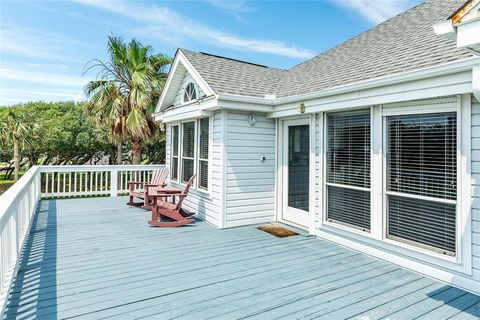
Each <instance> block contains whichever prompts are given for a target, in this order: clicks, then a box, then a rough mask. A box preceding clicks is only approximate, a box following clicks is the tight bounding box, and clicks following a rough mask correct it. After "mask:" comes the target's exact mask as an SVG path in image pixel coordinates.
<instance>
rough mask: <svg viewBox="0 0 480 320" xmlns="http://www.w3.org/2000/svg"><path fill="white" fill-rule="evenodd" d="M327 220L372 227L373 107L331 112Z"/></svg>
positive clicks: (363, 228)
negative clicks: (371, 118) (371, 108)
mask: <svg viewBox="0 0 480 320" xmlns="http://www.w3.org/2000/svg"><path fill="white" fill-rule="evenodd" d="M326 165H327V168H326V171H327V178H326V186H327V221H331V222H334V223H339V224H344V225H347V226H350V227H354V228H357V229H360V230H363V231H369V230H370V110H369V109H367V110H355V111H347V112H336V113H331V114H328V115H327V163H326Z"/></svg>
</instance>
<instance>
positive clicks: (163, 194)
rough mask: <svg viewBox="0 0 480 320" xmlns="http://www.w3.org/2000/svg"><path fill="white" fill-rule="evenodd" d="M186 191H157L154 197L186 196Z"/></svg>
mask: <svg viewBox="0 0 480 320" xmlns="http://www.w3.org/2000/svg"><path fill="white" fill-rule="evenodd" d="M186 196H187V195H186V194H185V193H157V194H152V197H154V198H165V197H186Z"/></svg>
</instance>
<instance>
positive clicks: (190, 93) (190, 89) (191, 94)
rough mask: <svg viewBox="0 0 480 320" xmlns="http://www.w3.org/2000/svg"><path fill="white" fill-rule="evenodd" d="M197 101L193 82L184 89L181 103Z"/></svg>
mask: <svg viewBox="0 0 480 320" xmlns="http://www.w3.org/2000/svg"><path fill="white" fill-rule="evenodd" d="M195 99H197V88H196V86H195V84H194V83H193V82H190V83H189V84H187V86H186V87H185V91H184V92H183V103H186V102H189V101H192V100H195Z"/></svg>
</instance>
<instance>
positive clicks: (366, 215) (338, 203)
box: [327, 186, 370, 230]
mask: <svg viewBox="0 0 480 320" xmlns="http://www.w3.org/2000/svg"><path fill="white" fill-rule="evenodd" d="M327 206H328V207H327V212H328V219H329V220H330V221H332V222H339V223H342V224H347V225H352V226H355V227H357V228H360V229H362V230H369V229H370V192H368V191H360V190H355V189H348V188H341V187H334V186H327Z"/></svg>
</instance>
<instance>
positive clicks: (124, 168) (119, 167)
mask: <svg viewBox="0 0 480 320" xmlns="http://www.w3.org/2000/svg"><path fill="white" fill-rule="evenodd" d="M163 167H165V165H164V164H126V165H109V164H106V165H103V164H102V165H58V166H40V170H41V172H69V171H70V172H72V171H114V170H116V171H127V170H151V169H160V168H163Z"/></svg>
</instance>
